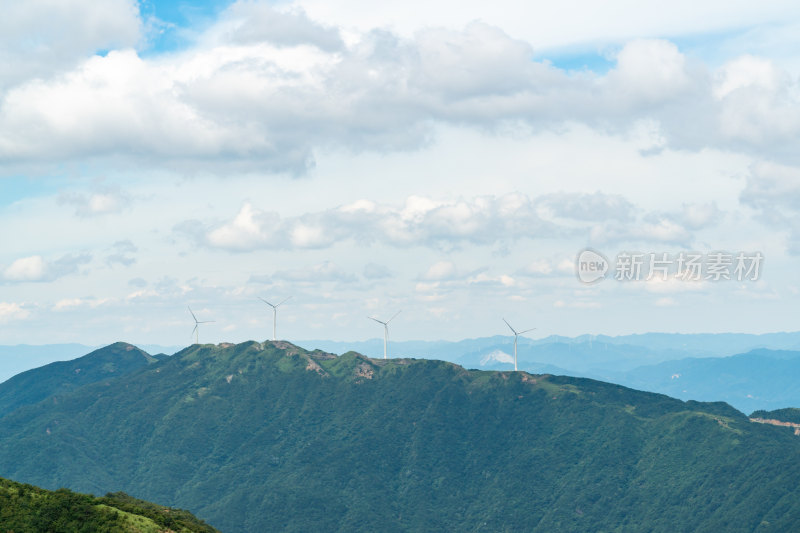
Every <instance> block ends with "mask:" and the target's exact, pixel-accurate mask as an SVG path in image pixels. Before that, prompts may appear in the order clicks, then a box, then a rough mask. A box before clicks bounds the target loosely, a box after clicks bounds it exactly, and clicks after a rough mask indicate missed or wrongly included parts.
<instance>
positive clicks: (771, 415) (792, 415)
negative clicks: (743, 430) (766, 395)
mask: <svg viewBox="0 0 800 533" xmlns="http://www.w3.org/2000/svg"><path fill="white" fill-rule="evenodd" d="M750 418H763V419H765V420H780V421H781V422H792V423H794V424H800V409H798V408H797V407H787V408H786V409H776V410H774V411H753V413H752V414H751V415H750Z"/></svg>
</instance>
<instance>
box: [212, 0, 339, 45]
mask: <svg viewBox="0 0 800 533" xmlns="http://www.w3.org/2000/svg"><path fill="white" fill-rule="evenodd" d="M221 18H222V21H221V22H220V24H219V26H221V27H220V28H218V29H217V30H216V31H218V32H220V33H221V34H222V35H221V36H220V37H221V38H223V39H225V40H227V41H229V42H232V43H239V44H251V43H260V42H268V43H272V44H275V45H277V46H298V45H303V44H310V45H313V46H316V47H318V48H320V49H322V50H328V51H337V50H340V49H341V48H342V47H343V46H344V43H343V42H342V39H341V36H340V35H339V30H338V29H337V28H335V27H326V26H323V25H321V24H318V23H316V22H314V21H313V20H311V19H310V18H308V15H307V14H306V13H305V11H303V9H302V8H298V7H294V8H289V9H284V10H279V9H275V8H274V7H272V6H271V5H269V4H267V3H264V2H253V1H242V0H239V1H238V2H235V3H234V4H233V5H231V6H230V7H228V8H227V9H226V10H225V11H224V12H223V14H222V17H221Z"/></svg>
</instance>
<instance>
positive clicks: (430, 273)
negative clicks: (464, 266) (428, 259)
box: [420, 261, 458, 281]
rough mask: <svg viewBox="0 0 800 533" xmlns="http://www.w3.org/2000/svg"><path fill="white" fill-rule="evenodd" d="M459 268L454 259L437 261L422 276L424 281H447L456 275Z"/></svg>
mask: <svg viewBox="0 0 800 533" xmlns="http://www.w3.org/2000/svg"><path fill="white" fill-rule="evenodd" d="M457 272H458V270H457V269H456V265H455V263H453V262H452V261H437V262H436V263H434V264H432V265H431V266H430V267H429V268H428V270H427V271H426V272H425V273H424V274H422V275H421V276H420V279H421V280H423V281H446V280H451V279H453V278H455V277H456V275H457Z"/></svg>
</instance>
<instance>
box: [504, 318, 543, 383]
mask: <svg viewBox="0 0 800 533" xmlns="http://www.w3.org/2000/svg"><path fill="white" fill-rule="evenodd" d="M503 322H505V323H506V326H508V329H510V330H511V331H513V332H514V372H516V371H517V337H519V336H520V335H522V334H523V333H528V332H529V331H533V330H535V329H536V328H531V329H526V330H525V331H520V332H517V330H515V329H514V328H512V327H511V324H509V323H508V320H506V319H505V318H504V319H503Z"/></svg>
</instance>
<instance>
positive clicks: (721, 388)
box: [613, 350, 800, 413]
mask: <svg viewBox="0 0 800 533" xmlns="http://www.w3.org/2000/svg"><path fill="white" fill-rule="evenodd" d="M798 376H800V352H795V351H786V350H782V351H777V350H753V351H751V352H748V353H745V354H739V355H734V356H731V357H713V358H705V359H682V360H678V361H668V362H665V363H661V364H658V365H653V366H644V367H640V368H637V369H634V370H632V371H630V372H626V373H622V374H619V375H617V376H614V378H613V380H614V381H615V382H618V383H622V384H623V385H627V386H629V387H635V388H639V389H646V390H650V391H655V392H661V393H663V394H668V395H670V396H673V397H675V398H681V399H693V400H701V401H702V400H704V401H709V400H712V399H713V400H721V401H725V402H728V403H729V404H731V405H733V406H734V407H736V408H737V409H741V410H742V411H744V412H746V413H749V412H751V411H754V410H756V409H779V408H782V407H789V406H800V386H798V381H797V377H798Z"/></svg>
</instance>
